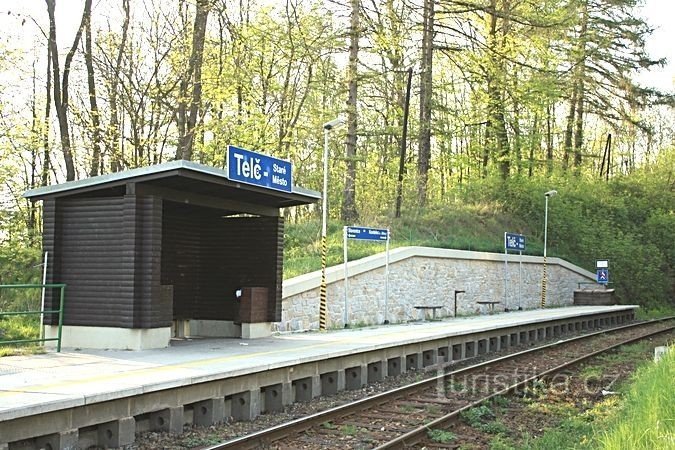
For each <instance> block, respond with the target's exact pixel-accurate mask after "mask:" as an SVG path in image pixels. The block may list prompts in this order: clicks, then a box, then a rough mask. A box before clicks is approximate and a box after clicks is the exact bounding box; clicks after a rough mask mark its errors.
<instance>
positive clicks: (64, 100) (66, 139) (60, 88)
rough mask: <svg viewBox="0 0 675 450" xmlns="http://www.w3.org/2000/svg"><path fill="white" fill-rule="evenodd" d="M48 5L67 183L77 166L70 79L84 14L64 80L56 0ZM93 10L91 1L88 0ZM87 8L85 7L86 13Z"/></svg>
mask: <svg viewBox="0 0 675 450" xmlns="http://www.w3.org/2000/svg"><path fill="white" fill-rule="evenodd" d="M45 2H46V3H47V13H48V14H49V45H50V47H51V50H52V68H53V71H54V107H55V108H56V116H57V118H58V122H59V134H60V136H61V150H62V152H63V161H64V163H65V166H66V181H72V180H74V179H75V164H74V162H73V153H72V147H71V142H70V131H69V129H68V126H69V125H68V77H69V74H70V64H71V62H72V60H73V56H74V55H75V50H77V46H78V45H79V43H80V39H81V37H82V30H83V28H84V14H83V17H82V19H83V20H82V22H80V27H79V28H78V30H77V33H76V34H75V39H74V41H73V45H72V47H71V48H70V51H69V52H68V54H67V55H66V61H65V63H64V65H63V78H61V73H60V65H59V51H58V47H57V46H56V19H55V17H54V10H55V7H56V5H55V3H56V0H45ZM86 3H89V7H90V8H91V0H86ZM86 9H87V7H86V5H85V11H86Z"/></svg>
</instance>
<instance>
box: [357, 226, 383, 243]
mask: <svg viewBox="0 0 675 450" xmlns="http://www.w3.org/2000/svg"><path fill="white" fill-rule="evenodd" d="M347 238H348V239H360V240H363V241H386V240H388V239H389V230H387V229H386V228H369V227H347Z"/></svg>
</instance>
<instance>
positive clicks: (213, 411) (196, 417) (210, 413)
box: [192, 397, 225, 426]
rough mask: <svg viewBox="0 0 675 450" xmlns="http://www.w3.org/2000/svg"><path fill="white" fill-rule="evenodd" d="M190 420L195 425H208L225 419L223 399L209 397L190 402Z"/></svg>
mask: <svg viewBox="0 0 675 450" xmlns="http://www.w3.org/2000/svg"><path fill="white" fill-rule="evenodd" d="M192 414H193V415H192V422H193V423H194V424H195V425H200V426H209V425H214V424H216V423H220V422H222V421H223V420H225V399H224V398H222V397H218V398H209V399H206V400H202V401H200V402H196V403H193V404H192Z"/></svg>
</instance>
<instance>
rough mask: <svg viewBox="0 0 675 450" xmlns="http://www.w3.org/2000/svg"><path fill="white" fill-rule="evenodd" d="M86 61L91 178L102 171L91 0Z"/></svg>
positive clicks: (87, 13)
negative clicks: (89, 118)
mask: <svg viewBox="0 0 675 450" xmlns="http://www.w3.org/2000/svg"><path fill="white" fill-rule="evenodd" d="M85 17H86V24H85V34H84V61H85V64H86V66H87V87H88V89H89V109H90V110H91V127H92V130H91V170H90V171H89V176H92V177H95V176H96V175H98V174H99V173H100V171H101V167H100V166H101V121H100V117H99V111H98V104H97V102H96V81H95V79H94V62H93V57H92V52H91V0H87V1H85V4H84V13H83V15H82V20H85Z"/></svg>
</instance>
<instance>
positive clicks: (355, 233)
mask: <svg viewBox="0 0 675 450" xmlns="http://www.w3.org/2000/svg"><path fill="white" fill-rule="evenodd" d="M342 234H343V236H344V244H343V248H344V261H345V307H344V313H343V314H344V323H345V328H347V327H348V326H349V315H348V302H347V293H348V291H349V278H348V273H347V272H348V271H347V239H355V240H360V241H378V242H385V243H386V250H385V263H384V323H385V324H386V323H389V319H388V318H387V303H388V301H389V238H390V234H389V229H388V228H370V227H356V226H353V227H344V228H343V230H342Z"/></svg>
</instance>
